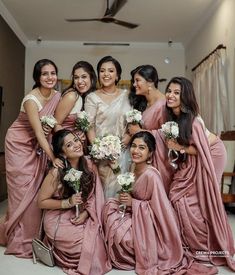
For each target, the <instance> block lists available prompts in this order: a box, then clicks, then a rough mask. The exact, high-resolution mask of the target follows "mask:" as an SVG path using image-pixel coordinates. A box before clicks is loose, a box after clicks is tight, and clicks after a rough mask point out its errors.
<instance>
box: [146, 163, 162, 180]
mask: <svg viewBox="0 0 235 275" xmlns="http://www.w3.org/2000/svg"><path fill="white" fill-rule="evenodd" d="M145 173H146V176H148V177H152V176H153V175H154V176H156V175H157V176H160V172H159V171H158V170H157V168H155V167H153V166H151V165H150V166H148V168H147V169H146V170H145ZM145 173H144V174H145Z"/></svg>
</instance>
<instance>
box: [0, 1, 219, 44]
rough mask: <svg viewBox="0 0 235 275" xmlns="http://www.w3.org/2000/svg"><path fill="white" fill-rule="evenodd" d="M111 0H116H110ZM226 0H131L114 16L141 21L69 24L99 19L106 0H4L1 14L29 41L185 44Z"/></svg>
mask: <svg viewBox="0 0 235 275" xmlns="http://www.w3.org/2000/svg"><path fill="white" fill-rule="evenodd" d="M110 1H112V0H110ZM221 1H222V0H128V1H127V3H126V4H125V5H124V6H123V7H122V9H121V10H120V11H119V12H118V13H117V14H116V15H115V18H117V19H120V20H123V21H129V22H132V23H138V24H140V26H139V27H137V28H135V29H128V28H125V27H122V26H118V25H116V24H113V23H102V22H78V23H68V22H66V21H65V20H64V19H65V18H93V17H95V18H97V17H98V18H99V17H102V16H103V15H104V12H105V9H106V0H0V4H1V7H2V8H1V10H0V14H1V15H2V16H3V18H4V19H5V20H6V21H7V22H8V24H9V25H12V26H13V27H12V28H15V29H17V30H18V31H20V32H22V33H23V35H24V36H25V38H26V40H28V41H32V40H37V38H38V37H41V38H42V40H43V41H81V42H91V41H92V42H94V41H97V42H102V41H103V42H167V41H168V40H169V39H172V41H173V42H182V43H183V44H187V43H188V42H189V41H190V39H191V38H192V37H193V36H194V35H195V34H196V32H197V31H198V30H199V29H200V28H201V27H202V25H203V24H204V23H205V22H206V20H207V19H208V17H209V16H210V14H211V13H212V12H213V11H214V9H215V8H216V6H217V5H218V3H220V2H221Z"/></svg>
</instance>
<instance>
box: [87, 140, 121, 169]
mask: <svg viewBox="0 0 235 275" xmlns="http://www.w3.org/2000/svg"><path fill="white" fill-rule="evenodd" d="M90 155H91V157H92V158H94V159H95V160H109V161H110V166H111V168H112V170H113V172H114V173H118V172H119V171H120V167H119V165H118V159H119V157H120V155H121V140H120V139H119V137H117V136H113V135H106V136H103V137H100V138H96V139H95V140H94V141H93V143H92V145H91V147H90Z"/></svg>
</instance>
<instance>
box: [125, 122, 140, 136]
mask: <svg viewBox="0 0 235 275" xmlns="http://www.w3.org/2000/svg"><path fill="white" fill-rule="evenodd" d="M141 130H142V129H141V127H140V125H139V124H131V123H129V124H128V126H127V133H128V134H129V135H130V136H133V135H134V134H136V133H138V132H140V131H141Z"/></svg>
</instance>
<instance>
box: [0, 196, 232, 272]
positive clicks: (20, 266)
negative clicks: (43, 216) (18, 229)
mask: <svg viewBox="0 0 235 275" xmlns="http://www.w3.org/2000/svg"><path fill="white" fill-rule="evenodd" d="M6 205H7V203H6V201H4V202H1V203H0V217H1V216H2V215H3V214H4V213H5V209H6ZM228 218H229V222H230V224H231V226H232V229H233V233H234V238H235V214H229V215H228ZM4 250H5V248H4V247H2V246H0V275H32V274H33V275H63V274H65V273H63V271H62V270H61V269H60V268H58V267H53V268H52V267H47V266H45V265H43V264H41V263H38V264H33V262H32V260H28V259H27V260H26V259H19V258H17V257H15V256H9V255H4ZM107 274H108V275H133V274H135V272H134V271H121V270H115V269H113V270H112V271H111V272H109V273H107ZM218 274H220V275H229V274H234V272H231V271H230V270H229V269H228V268H226V267H220V268H219V273H218ZM97 275H98V274H97ZM195 275H200V274H195Z"/></svg>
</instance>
